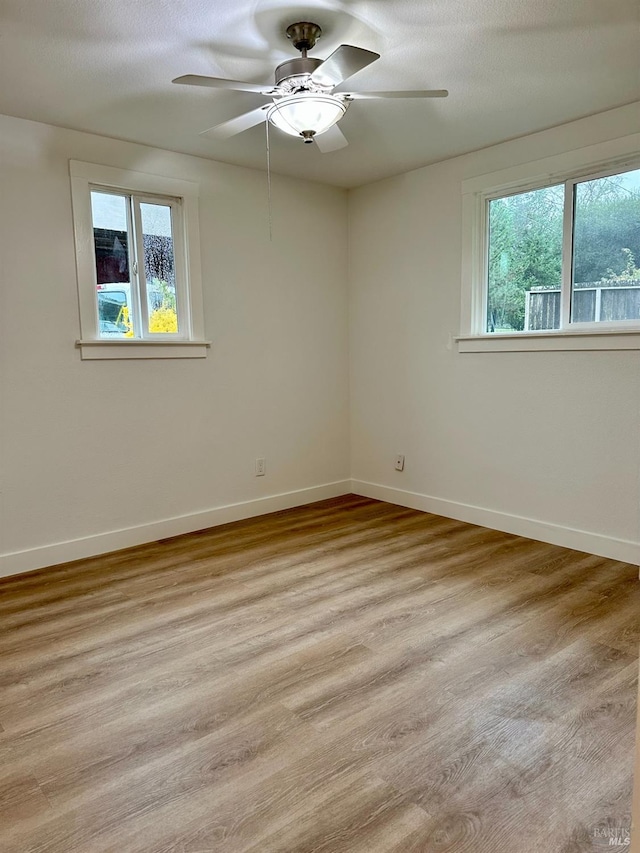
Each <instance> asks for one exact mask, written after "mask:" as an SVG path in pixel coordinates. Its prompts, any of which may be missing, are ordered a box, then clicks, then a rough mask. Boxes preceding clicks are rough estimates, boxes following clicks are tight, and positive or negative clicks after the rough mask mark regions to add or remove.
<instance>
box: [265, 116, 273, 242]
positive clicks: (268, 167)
mask: <svg viewBox="0 0 640 853" xmlns="http://www.w3.org/2000/svg"><path fill="white" fill-rule="evenodd" d="M265 127H266V128H267V194H268V198H269V242H270V243H273V216H272V210H271V148H270V146H269V119H267V120H266V121H265Z"/></svg>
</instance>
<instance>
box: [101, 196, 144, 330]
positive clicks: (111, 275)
mask: <svg viewBox="0 0 640 853" xmlns="http://www.w3.org/2000/svg"><path fill="white" fill-rule="evenodd" d="M127 206H128V198H127V196H123V195H112V194H110V193H104V192H98V191H96V190H93V191H92V192H91V214H92V219H93V241H94V246H95V257H96V281H97V300H98V321H99V333H100V337H104V338H112V337H119V338H122V337H128V338H131V337H133V336H134V332H133V328H134V323H133V321H134V315H133V305H132V301H131V279H130V274H129V242H130V238H129V228H128V218H127Z"/></svg>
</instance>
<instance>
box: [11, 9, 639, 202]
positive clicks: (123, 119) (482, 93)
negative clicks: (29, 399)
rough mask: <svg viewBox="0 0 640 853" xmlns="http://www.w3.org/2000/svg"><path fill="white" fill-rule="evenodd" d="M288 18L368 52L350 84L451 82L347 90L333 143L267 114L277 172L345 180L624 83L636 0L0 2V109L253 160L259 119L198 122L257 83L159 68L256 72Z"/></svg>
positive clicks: (555, 117) (281, 51)
mask: <svg viewBox="0 0 640 853" xmlns="http://www.w3.org/2000/svg"><path fill="white" fill-rule="evenodd" d="M299 20H311V21H314V22H316V23H318V24H320V26H321V27H322V28H323V30H324V35H323V37H322V38H321V40H320V41H319V43H318V45H317V46H316V49H315V50H314V51H313V52H312V54H311V55H312V56H318V57H320V58H324V57H325V56H327V55H328V54H329V53H330V52H331V51H332V50H334V49H335V47H337V46H338V45H339V44H340V43H343V42H344V43H349V44H355V45H358V46H360V47H365V48H368V49H370V50H374V51H377V52H378V53H380V54H381V55H382V58H381V59H380V60H378V61H377V62H376V63H374V64H373V65H371V66H369V67H368V68H366V69H364V70H363V71H361V72H360V73H359V74H357V75H356V76H354V77H353V78H351V81H350V84H349V85H350V86H352V87H353V89H354V90H363V91H364V90H367V89H370V90H378V89H407V88H413V89H431V88H446V89H449V92H450V95H449V97H448V98H447V99H442V100H440V99H438V100H429V101H426V100H425V101H415V100H414V101H409V100H406V101H396V100H394V101H359V102H355V103H353V104H352V105H351V106H350V108H349V111H348V112H347V115H346V116H345V118H344V119H343V120H342V121H341V123H340V127H341V129H342V130H343V132H344V133H345V135H346V136H347V137H348V139H349V141H350V145H349V147H348V148H345V149H342V150H340V151H336V152H333V153H331V154H324V155H323V154H321V153H320V152H319V151H318V150H317V149H316V147H315V146H311V145H304V144H303V143H302V142H301V141H298V140H297V139H294V138H292V137H287V136H285V135H284V134H282V133H280V132H278V131H276V130H274V131H273V133H272V139H271V148H272V152H271V153H272V168H273V170H274V171H276V172H280V173H282V174H289V175H294V176H299V177H307V178H311V179H313V180H317V181H322V182H325V183H329V184H335V185H338V186H358V185H360V184H363V183H366V182H368V181H372V180H377V179H379V178H383V177H386V176H388V175H392V174H397V173H399V172H404V171H407V170H408V169H412V168H416V167H418V166H421V165H424V164H426V163H430V162H434V161H436V160H441V159H444V158H446V157H450V156H453V155H455V154H460V153H463V152H465V151H470V150H473V149H476V148H481V147H484V146H486V145H490V144H493V143H496V142H500V141H502V140H505V139H509V138H512V137H515V136H520V135H523V134H526V133H531V132H533V131H536V130H541V129H543V128H546V127H550V126H553V125H556V124H560V123H563V122H565V121H569V120H571V119H575V118H579V117H581V116H585V115H589V114H591V113H596V112H601V111H603V110H606V109H609V108H612V107H616V106H619V105H621V104H627V103H630V102H633V101H636V100H639V99H640V26H639V24H640V0H341V1H340V0H309V2H307V3H304V4H298V3H295V2H294V3H290V4H289V3H286V2H283V0H126V2H125V0H0V71H1V77H2V85H1V86H0V112H2V113H6V114H8V115H13V116H19V117H22V118H27V119H34V120H36V121H43V122H48V123H50V124H55V125H60V126H63V127H69V128H76V129H79V130H86V131H91V132H94V133H98V134H103V135H106V136H112V137H117V138H120V139H127V140H132V141H135V142H142V143H146V144H148V145H153V146H157V147H160V148H167V149H171V150H175V151H183V152H186V153H190V154H196V155H200V156H203V157H210V158H212V159H215V160H221V161H224V162H227V163H236V164H239V165H244V166H251V167H257V168H264V167H265V132H264V127H263V126H258V127H255V128H253V129H251V130H248V131H246V132H245V133H243V134H241V135H239V136H236V137H234V138H232V139H231V140H226V141H219V140H216V139H214V138H212V137H210V136H209V137H202V136H199V135H198V133H199V131H201V130H204V129H205V128H208V127H211V126H212V125H215V124H217V123H219V122H222V121H225V120H226V119H228V118H231V117H233V116H235V115H238V114H239V113H241V112H244V111H245V110H248V109H252V108H253V107H256V106H259V105H260V104H262V103H264V101H263V100H262V99H261V98H260V97H259V96H254V95H252V94H249V93H242V92H228V91H220V90H218V91H215V90H211V89H199V88H187V87H183V86H175V85H172V84H171V82H170V81H171V80H172V78H174V77H177V76H179V75H182V74H208V75H213V76H219V77H232V78H235V79H239V80H248V81H251V82H258V83H262V82H265V83H266V82H269V83H271V82H272V80H273V70H274V67H275V66H276V65H277V64H278V63H279V62H282V61H283V60H285V59H287V58H292V57H294V56H297V55H298V54H297V52H296V51H295V50H294V49H293V47H292V45H291V44H290V42H288V40H287V39H286V37H285V36H284V30H285V28H286V26H287V25H288V24H290V23H293V22H296V21H299Z"/></svg>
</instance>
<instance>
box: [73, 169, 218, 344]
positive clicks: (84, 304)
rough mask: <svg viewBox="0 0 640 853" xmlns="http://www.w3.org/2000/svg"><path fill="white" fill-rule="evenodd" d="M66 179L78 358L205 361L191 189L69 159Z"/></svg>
mask: <svg viewBox="0 0 640 853" xmlns="http://www.w3.org/2000/svg"><path fill="white" fill-rule="evenodd" d="M71 176H72V194H73V205H74V224H75V232H76V254H77V267H78V292H79V299H80V319H81V328H82V339H81V340H80V341H79V342H78V343H79V345H80V348H81V350H82V353H83V358H128V357H132V358H149V357H162V358H165V357H174V356H177V357H183V356H197V357H200V356H202V355H204V354H206V353H205V350H204V348H205V347H206V346H207V343H206V342H205V341H204V340H203V339H202V338H203V329H202V297H201V286H200V273H199V258H198V257H197V256H198V253H199V246H198V241H197V234H198V223H197V191H196V190H197V188H194V185H192V184H190V183H189V182H186V181H180V180H175V179H171V178H161V177H157V176H153V175H145V174H140V173H136V172H123V171H121V170H118V169H111V168H108V167H101V166H93V165H91V164H87V163H77V162H76V161H72V162H71ZM169 193H170V194H169ZM141 345H146V346H141Z"/></svg>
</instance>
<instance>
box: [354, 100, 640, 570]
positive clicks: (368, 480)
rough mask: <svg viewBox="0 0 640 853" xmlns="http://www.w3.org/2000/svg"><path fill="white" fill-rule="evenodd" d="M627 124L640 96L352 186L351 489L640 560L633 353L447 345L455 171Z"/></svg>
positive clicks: (638, 392)
mask: <svg viewBox="0 0 640 853" xmlns="http://www.w3.org/2000/svg"><path fill="white" fill-rule="evenodd" d="M639 125H640V110H639V109H638V105H633V106H630V107H625V108H620V109H618V110H614V111H610V112H609V113H604V114H601V115H598V116H594V117H591V118H587V119H583V120H580V121H577V122H573V123H571V124H568V125H564V126H563V127H560V128H556V129H553V130H549V131H545V132H543V133H538V134H535V135H533V136H530V137H526V138H522V139H518V140H514V141H511V142H507V143H503V144H501V145H498V146H495V147H493V148H489V149H486V150H483V151H479V152H475V153H473V154H469V155H466V156H463V157H458V158H456V159H452V160H449V161H446V162H443V163H440V164H436V165H434V166H430V167H427V168H423V169H420V170H417V171H414V172H411V173H408V174H405V175H402V176H400V177H397V178H392V179H389V180H386V181H383V182H380V183H377V184H372V185H369V186H366V187H363V188H361V189H359V190H357V191H354V192H352V193H351V194H350V197H349V244H350V272H349V277H350V288H351V297H350V349H351V389H352V391H351V411H352V425H351V459H352V476H353V478H354V481H355V483H354V489H355V490H356V491H359V492H361V493H363V494H370V495H371V496H375V497H381V498H387V499H390V500H395V501H397V502H398V503H406V504H407V505H410V506H416V507H419V508H422V509H428V510H432V511H435V512H441V513H442V514H445V515H451V516H454V517H458V518H462V519H465V520H469V521H472V522H477V523H481V524H487V525H488V526H494V527H497V528H500V529H504V530H509V531H511V532H516V533H522V534H524V535H530V536H533V537H534V538H540V539H543V540H547V541H552V542H558V543H559V544H565V545H568V546H570V547H576V548H583V549H584V550H590V551H592V552H594V553H601V554H605V555H609V556H613V557H618V558H620V559H627V560H630V561H631V560H633V561H639V560H640V551H639V546H638V540H639V539H640V489H639V472H640V352H637V351H635V352H548V353H542V352H526V353H464V354H459V353H458V352H457V351H456V348H455V345H454V346H453V347H451V344H450V335H457V334H459V330H460V326H459V323H460V290H461V289H460V281H461V182H462V181H463V180H464V179H467V178H471V177H474V176H478V175H482V174H486V173H489V172H493V171H496V170H498V169H503V168H506V167H508V166H512V165H517V164H520V163H526V162H530V161H532V160H537V159H540V158H542V157H546V156H551V155H554V154H559V153H562V152H565V151H570V150H572V149H576V148H581V147H584V146H587V145H591V144H596V143H598V142H603V141H605V140H608V139H614V138H617V137H621V136H625V135H628V134H631V133H634V132H638V130H639V129H640V127H639ZM396 453H404V454H405V455H406V469H405V471H404V472H403V473H398V472H396V471H394V469H393V457H394V455H395V454H396Z"/></svg>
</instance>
